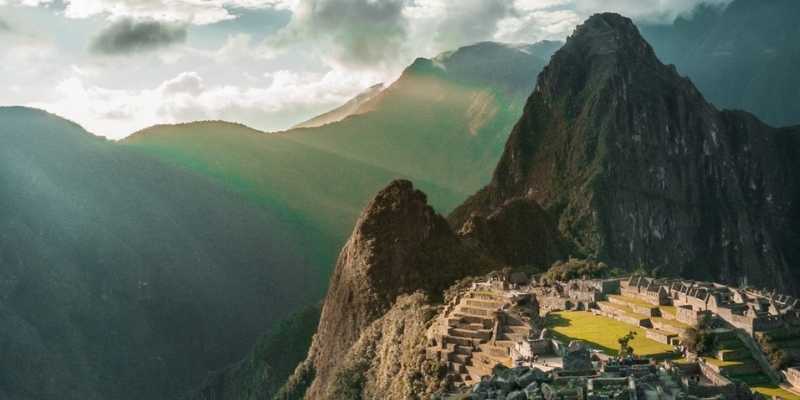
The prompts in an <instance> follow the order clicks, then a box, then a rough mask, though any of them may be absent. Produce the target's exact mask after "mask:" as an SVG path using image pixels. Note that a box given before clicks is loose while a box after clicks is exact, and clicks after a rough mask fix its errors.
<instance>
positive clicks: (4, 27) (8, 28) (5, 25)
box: [0, 18, 12, 34]
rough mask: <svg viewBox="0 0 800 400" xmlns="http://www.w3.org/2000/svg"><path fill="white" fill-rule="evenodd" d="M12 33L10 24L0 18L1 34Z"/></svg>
mask: <svg viewBox="0 0 800 400" xmlns="http://www.w3.org/2000/svg"><path fill="white" fill-rule="evenodd" d="M11 31H12V29H11V25H9V24H8V22H6V21H4V20H3V19H2V18H0V34H2V33H8V32H11Z"/></svg>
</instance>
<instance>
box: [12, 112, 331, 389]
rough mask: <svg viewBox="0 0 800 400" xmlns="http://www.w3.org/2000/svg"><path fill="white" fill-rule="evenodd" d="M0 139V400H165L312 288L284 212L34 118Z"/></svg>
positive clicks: (315, 291)
mask: <svg viewBox="0 0 800 400" xmlns="http://www.w3.org/2000/svg"><path fill="white" fill-rule="evenodd" d="M0 141H2V146H0V232H2V233H0V238H1V239H0V326H2V329H0V398H3V399H15V400H16V399H20V400H26V399H32V400H33V399H36V400H42V399H43V400H47V399H81V400H86V399H121V400H125V399H156V400H157V399H174V398H176V397H177V396H178V395H180V394H182V393H184V392H185V391H187V390H189V389H190V388H192V387H196V385H197V384H198V383H199V382H201V381H202V380H203V378H204V377H205V376H206V373H207V371H209V370H218V369H220V368H222V367H223V366H225V365H228V364H230V363H232V362H234V361H236V360H238V359H240V358H241V357H242V355H243V354H245V353H246V351H247V350H248V349H249V348H250V347H251V346H252V344H253V343H254V342H255V340H256V338H258V336H259V335H260V334H262V333H263V332H265V331H267V330H268V329H269V328H270V327H271V326H272V325H273V323H274V322H275V321H277V320H279V319H281V318H283V317H284V316H286V315H289V313H290V312H292V311H294V310H297V309H299V308H300V307H302V306H304V305H306V304H309V303H313V302H314V301H316V300H317V299H318V298H319V296H320V295H321V294H322V292H323V286H324V285H323V284H321V283H319V281H320V274H321V272H320V271H319V270H318V269H316V268H315V265H314V263H313V260H311V259H310V258H309V257H307V252H306V250H305V240H306V239H305V236H304V235H303V232H299V231H297V230H296V229H295V227H296V225H295V224H294V223H293V222H292V221H291V220H287V219H286V218H285V217H286V216H287V215H288V213H279V212H277V209H266V208H263V207H257V206H254V205H253V204H252V202H251V201H250V200H249V199H247V198H245V197H243V196H242V195H240V194H238V193H234V192H233V191H232V190H229V189H227V188H223V187H221V186H220V185H218V184H217V183H216V182H214V181H213V180H212V179H209V178H208V177H206V176H203V175H200V174H196V173H193V172H190V171H187V170H183V169H176V168H174V167H172V166H170V165H168V164H165V163H163V162H160V161H158V160H157V159H155V158H153V157H149V156H144V155H142V154H141V153H139V152H133V151H130V149H128V148H125V147H123V146H119V145H117V144H115V143H112V142H109V141H106V140H104V139H99V138H97V137H95V136H94V135H92V134H90V133H88V132H86V131H85V130H83V129H82V128H81V127H80V126H78V125H76V124H74V123H71V122H69V121H66V120H63V119H61V118H58V117H55V116H53V115H50V114H47V113H45V112H42V111H38V110H33V109H27V108H21V107H4V108H0Z"/></svg>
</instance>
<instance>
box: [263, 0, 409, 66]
mask: <svg viewBox="0 0 800 400" xmlns="http://www.w3.org/2000/svg"><path fill="white" fill-rule="evenodd" d="M407 4H408V2H407V1H406V0H299V1H298V2H297V3H296V4H295V5H294V6H293V7H292V13H293V15H292V19H291V21H290V22H289V25H287V26H286V27H284V28H283V29H282V30H281V31H279V32H278V34H277V35H276V36H275V37H274V38H272V39H271V40H270V41H269V43H270V44H271V45H272V46H274V47H277V48H281V47H285V46H289V45H292V44H296V42H303V43H306V42H315V43H316V44H315V46H316V47H317V48H318V49H320V50H321V52H322V56H323V57H326V58H329V59H330V60H332V61H333V62H337V63H340V64H343V65H350V66H364V65H371V64H376V63H380V62H382V61H385V60H387V59H389V58H392V57H393V55H395V54H396V53H397V51H398V49H399V48H400V47H401V46H402V45H403V44H404V39H405V38H406V28H407V26H406V25H407V20H406V18H405V16H404V15H403V10H404V8H405V6H406V5H407Z"/></svg>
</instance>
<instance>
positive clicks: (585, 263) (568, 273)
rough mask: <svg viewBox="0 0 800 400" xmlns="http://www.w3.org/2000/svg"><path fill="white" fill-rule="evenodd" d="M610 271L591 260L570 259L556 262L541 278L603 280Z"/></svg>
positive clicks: (604, 265)
mask: <svg viewBox="0 0 800 400" xmlns="http://www.w3.org/2000/svg"><path fill="white" fill-rule="evenodd" d="M611 273H612V270H611V269H610V268H609V267H608V265H606V263H604V262H598V261H597V260H593V259H578V258H573V257H570V258H569V259H568V260H567V261H556V262H555V263H554V264H553V265H552V266H551V267H550V269H549V270H548V271H547V272H545V273H544V274H543V275H542V277H543V278H544V279H546V280H549V281H568V280H570V279H579V278H584V277H586V278H605V277H608V276H610V275H611Z"/></svg>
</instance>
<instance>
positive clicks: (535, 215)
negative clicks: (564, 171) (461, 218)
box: [458, 197, 568, 271]
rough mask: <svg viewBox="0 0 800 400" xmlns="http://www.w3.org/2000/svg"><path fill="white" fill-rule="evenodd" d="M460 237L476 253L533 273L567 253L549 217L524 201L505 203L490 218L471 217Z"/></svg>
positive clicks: (565, 246)
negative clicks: (478, 252) (475, 250)
mask: <svg viewBox="0 0 800 400" xmlns="http://www.w3.org/2000/svg"><path fill="white" fill-rule="evenodd" d="M458 234H459V236H461V238H462V239H463V240H464V242H465V243H467V244H469V245H471V246H473V247H474V248H476V249H477V251H480V252H481V253H483V254H487V255H491V257H492V258H494V259H495V260H497V261H499V262H501V263H503V264H506V265H509V266H512V267H517V268H522V269H527V270H532V271H535V270H540V269H542V268H546V267H549V266H550V265H551V264H552V263H553V262H554V261H556V260H558V259H561V258H563V257H564V256H565V255H566V253H567V252H568V248H567V245H566V243H565V242H564V240H563V238H562V237H561V234H560V233H559V232H558V229H557V227H556V225H555V223H554V221H553V219H552V218H551V217H550V215H548V214H547V212H546V211H545V210H543V209H542V207H541V206H540V205H539V204H538V203H536V201H534V200H532V199H530V198H524V197H517V198H514V199H512V200H509V201H507V202H505V203H504V204H502V205H501V206H500V207H498V208H497V209H496V210H494V211H492V212H491V213H490V214H489V215H487V216H483V215H480V214H479V213H474V214H472V215H470V217H469V218H468V219H467V220H466V222H464V224H463V225H462V226H461V229H460V230H459V232H458Z"/></svg>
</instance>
